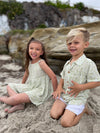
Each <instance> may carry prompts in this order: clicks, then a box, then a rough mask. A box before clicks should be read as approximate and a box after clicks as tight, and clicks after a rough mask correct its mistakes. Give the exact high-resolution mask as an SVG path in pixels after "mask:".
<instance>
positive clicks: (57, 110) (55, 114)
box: [50, 99, 66, 119]
mask: <svg viewBox="0 0 100 133" xmlns="http://www.w3.org/2000/svg"><path fill="white" fill-rule="evenodd" d="M65 107H66V104H65V103H64V102H62V101H61V100H59V99H57V100H56V101H55V102H54V104H53V106H52V108H51V111H50V115H51V117H52V118H54V119H58V118H59V117H60V116H61V115H62V114H63V112H64V109H65Z"/></svg>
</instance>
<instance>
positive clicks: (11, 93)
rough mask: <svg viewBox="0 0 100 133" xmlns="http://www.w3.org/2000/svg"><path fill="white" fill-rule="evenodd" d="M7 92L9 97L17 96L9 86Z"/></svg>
mask: <svg viewBox="0 0 100 133" xmlns="http://www.w3.org/2000/svg"><path fill="white" fill-rule="evenodd" d="M7 92H8V95H9V96H13V95H16V94H17V93H16V92H15V91H14V90H12V89H11V88H10V86H9V85H8V86H7Z"/></svg>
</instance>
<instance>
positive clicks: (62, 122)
mask: <svg viewBox="0 0 100 133" xmlns="http://www.w3.org/2000/svg"><path fill="white" fill-rule="evenodd" d="M60 123H61V125H62V126H63V127H72V122H70V121H67V120H66V119H64V118H63V119H61V122H60Z"/></svg>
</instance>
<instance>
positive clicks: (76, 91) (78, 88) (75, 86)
mask: <svg viewBox="0 0 100 133" xmlns="http://www.w3.org/2000/svg"><path fill="white" fill-rule="evenodd" d="M72 83H73V86H71V87H69V89H71V90H70V91H69V92H68V94H70V96H73V95H75V97H76V96H77V95H78V94H79V92H80V91H84V90H87V89H92V88H95V87H97V86H100V81H98V82H88V83H85V84H78V83H76V82H74V81H72Z"/></svg>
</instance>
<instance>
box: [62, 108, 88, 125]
mask: <svg viewBox="0 0 100 133" xmlns="http://www.w3.org/2000/svg"><path fill="white" fill-rule="evenodd" d="M85 112H86V109H84V110H83V112H82V113H81V114H79V115H76V114H75V113H73V112H71V111H70V110H68V109H66V110H65V112H64V114H63V116H62V118H61V125H62V126H63V127H71V126H74V125H76V124H77V123H78V122H79V121H80V119H81V118H82V116H83V114H84V113H85Z"/></svg>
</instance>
